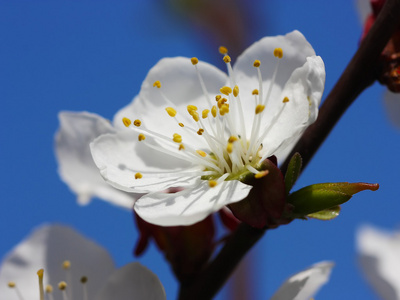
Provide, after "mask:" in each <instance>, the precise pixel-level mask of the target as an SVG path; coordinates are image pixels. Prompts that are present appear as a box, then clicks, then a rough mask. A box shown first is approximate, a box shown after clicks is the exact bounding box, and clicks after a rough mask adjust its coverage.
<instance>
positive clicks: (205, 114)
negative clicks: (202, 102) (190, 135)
mask: <svg viewBox="0 0 400 300" xmlns="http://www.w3.org/2000/svg"><path fill="white" fill-rule="evenodd" d="M209 112H210V110H209V109H205V110H203V112H202V113H201V117H202V118H203V119H205V118H207V117H208V113H209Z"/></svg>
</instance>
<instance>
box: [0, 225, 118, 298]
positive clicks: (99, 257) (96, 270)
mask: <svg viewBox="0 0 400 300" xmlns="http://www.w3.org/2000/svg"><path fill="white" fill-rule="evenodd" d="M65 260H69V261H70V262H71V268H70V269H69V270H68V272H70V273H71V274H70V275H71V276H70V278H71V279H72V282H69V281H68V280H67V274H66V271H65V270H64V269H63V268H62V263H63V262H64V261H65ZM41 268H43V269H44V272H45V273H44V280H45V284H51V285H52V286H54V287H56V286H57V284H58V283H59V282H60V281H62V280H64V281H67V284H68V285H72V286H76V287H80V285H81V283H80V278H81V277H82V276H87V277H88V278H89V281H90V282H91V284H88V285H87V288H88V294H89V295H95V294H96V293H97V290H98V287H99V286H103V285H104V283H105V282H106V280H107V277H108V276H109V274H110V273H111V272H112V271H113V270H114V269H115V267H114V263H113V261H112V259H111V257H110V255H109V254H108V252H107V251H106V250H105V249H104V248H103V247H101V246H99V245H97V244H96V243H94V242H93V241H91V240H88V239H86V238H84V237H83V236H82V235H80V234H79V233H77V232H76V231H74V230H73V229H71V228H69V227H65V226H61V225H45V226H41V227H39V228H37V229H35V230H34V231H33V232H32V234H31V235H30V236H28V237H27V238H26V239H25V240H23V241H22V242H21V243H20V244H18V245H17V246H16V247H15V248H14V249H13V250H12V251H11V252H10V253H9V254H8V255H7V256H6V258H5V259H4V261H3V263H2V266H1V271H0V295H1V296H2V298H4V299H15V291H13V290H12V289H10V288H8V287H7V283H8V282H9V281H14V282H16V284H17V286H18V287H19V290H20V292H21V293H22V295H23V297H24V298H25V299H37V296H38V292H39V287H38V278H37V275H36V272H37V271H38V270H39V269H41ZM58 293H59V291H57V290H55V291H54V296H55V297H56V298H57V297H61V294H60V295H58ZM81 293H82V291H81V289H80V288H75V289H73V297H72V299H81Z"/></svg>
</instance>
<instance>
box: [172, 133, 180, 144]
mask: <svg viewBox="0 0 400 300" xmlns="http://www.w3.org/2000/svg"><path fill="white" fill-rule="evenodd" d="M172 140H173V141H174V142H175V143H178V144H179V143H182V136H180V135H179V134H177V133H174V135H173V138H172Z"/></svg>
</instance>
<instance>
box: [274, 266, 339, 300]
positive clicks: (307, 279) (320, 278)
mask: <svg viewBox="0 0 400 300" xmlns="http://www.w3.org/2000/svg"><path fill="white" fill-rule="evenodd" d="M333 265H334V264H333V263H332V262H328V261H323V262H320V263H317V264H314V265H312V266H311V267H309V268H307V269H305V270H303V271H301V272H299V273H297V274H295V275H293V276H292V277H290V278H289V279H287V280H286V281H285V282H284V283H283V284H282V286H281V287H280V288H279V290H278V291H277V292H276V293H275V294H274V295H273V296H272V298H271V300H310V299H312V298H313V297H314V296H315V294H317V293H318V291H319V290H320V288H321V287H322V286H323V285H324V284H325V283H327V282H328V280H329V277H330V275H331V271H332V267H333Z"/></svg>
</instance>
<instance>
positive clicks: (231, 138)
mask: <svg viewBox="0 0 400 300" xmlns="http://www.w3.org/2000/svg"><path fill="white" fill-rule="evenodd" d="M237 140H238V138H237V137H236V136H233V135H232V136H230V137H229V140H228V143H234V142H236V141H237Z"/></svg>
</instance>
